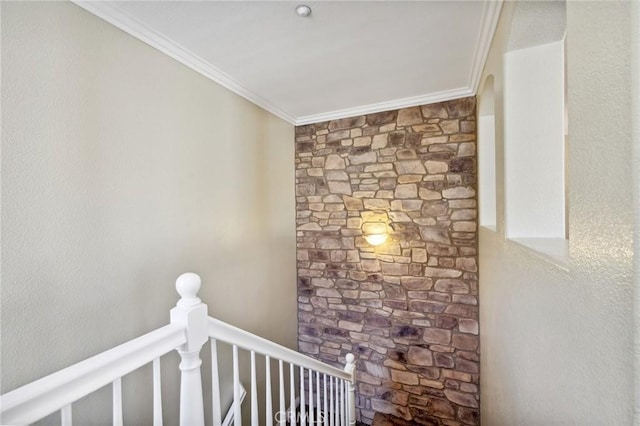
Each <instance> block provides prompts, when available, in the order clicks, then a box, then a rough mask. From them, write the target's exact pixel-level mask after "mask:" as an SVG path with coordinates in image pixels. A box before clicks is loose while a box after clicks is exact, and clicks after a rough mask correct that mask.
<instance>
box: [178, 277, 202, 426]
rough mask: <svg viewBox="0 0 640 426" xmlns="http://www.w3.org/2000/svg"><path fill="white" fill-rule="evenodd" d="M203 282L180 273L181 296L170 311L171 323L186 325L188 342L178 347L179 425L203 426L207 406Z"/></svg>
mask: <svg viewBox="0 0 640 426" xmlns="http://www.w3.org/2000/svg"><path fill="white" fill-rule="evenodd" d="M200 286H201V281H200V277H199V276H198V275H196V274H194V273H192V272H187V273H185V274H182V275H180V277H178V279H177V281H176V290H178V293H179V294H180V296H181V299H180V300H179V301H178V303H177V305H176V307H175V308H173V309H172V310H171V324H179V325H181V326H183V327H184V328H185V333H186V337H187V341H186V343H184V344H183V345H180V346H179V347H178V348H177V350H178V353H179V354H180V358H181V362H180V372H181V375H180V424H181V425H189V426H204V405H203V398H202V375H201V373H200V366H201V365H202V360H201V359H200V350H201V349H202V346H203V345H204V344H205V343H206V342H207V340H209V336H208V333H207V318H208V316H209V315H208V313H207V305H205V304H204V303H202V301H201V300H200V298H199V297H198V291H199V290H200Z"/></svg>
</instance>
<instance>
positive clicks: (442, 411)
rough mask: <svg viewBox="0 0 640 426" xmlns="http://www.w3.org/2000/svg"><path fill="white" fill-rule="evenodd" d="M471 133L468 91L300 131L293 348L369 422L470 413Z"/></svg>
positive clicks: (446, 419) (459, 417) (467, 416)
mask: <svg viewBox="0 0 640 426" xmlns="http://www.w3.org/2000/svg"><path fill="white" fill-rule="evenodd" d="M475 141H476V120H475V98H473V97H471V98H464V99H458V100H454V101H449V102H443V103H437V104H431V105H424V106H422V107H413V108H406V109H401V110H397V111H388V112H382V113H376V114H369V115H366V116H360V117H353V118H346V119H340V120H334V121H329V122H324V123H317V124H311V125H306V126H299V127H297V128H296V195H297V198H296V200H297V203H296V208H297V247H298V249H297V259H298V302H299V305H298V306H299V313H298V317H299V349H300V351H301V352H303V353H306V354H309V355H311V356H314V357H316V358H319V359H322V360H324V361H326V362H329V363H332V364H335V365H342V364H343V363H344V357H345V355H346V354H347V353H349V352H353V353H354V354H355V355H356V359H357V362H358V364H357V365H358V367H357V375H356V376H357V388H356V389H357V397H356V400H357V407H358V419H359V420H360V421H362V422H364V423H367V424H370V423H371V421H372V419H373V415H374V413H375V412H384V413H389V414H393V415H395V416H398V417H401V418H403V419H405V420H408V421H410V422H413V423H417V424H426V425H452V426H453V425H476V424H479V339H478V276H477V232H476V231H477V223H476V217H477V198H476V189H475V188H476V145H475ZM368 223H374V224H379V223H385V224H387V226H388V232H389V238H388V240H387V241H386V242H385V243H384V244H383V245H381V246H377V247H374V246H371V245H370V244H368V243H367V241H366V240H365V239H364V237H363V229H364V228H365V227H366V225H367V224H368Z"/></svg>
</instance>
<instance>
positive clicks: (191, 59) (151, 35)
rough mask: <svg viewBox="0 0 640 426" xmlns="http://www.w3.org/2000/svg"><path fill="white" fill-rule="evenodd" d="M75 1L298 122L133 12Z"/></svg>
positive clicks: (206, 74)
mask: <svg viewBox="0 0 640 426" xmlns="http://www.w3.org/2000/svg"><path fill="white" fill-rule="evenodd" d="M71 2H73V3H74V4H76V5H78V6H80V7H81V8H83V9H85V10H86V11H88V12H90V13H92V14H94V15H96V16H97V17H99V18H101V19H103V20H105V21H107V22H108V23H110V24H112V25H114V26H115V27H118V28H120V29H121V30H122V31H124V32H126V33H128V34H130V35H132V36H134V37H136V38H137V39H139V40H141V41H143V42H145V43H147V44H148V45H149V46H151V47H154V48H156V49H158V50H159V51H161V52H162V53H164V54H165V55H167V56H170V57H171V58H173V59H175V60H176V61H178V62H180V63H181V64H183V65H186V66H187V67H189V68H191V69H192V70H194V71H196V72H198V73H200V74H202V75H203V76H205V77H207V78H209V79H211V80H213V81H215V82H216V83H218V84H220V85H221V86H223V87H225V88H227V89H229V90H231V91H232V92H234V93H236V94H238V95H240V96H242V97H243V98H245V99H247V100H248V101H250V102H253V103H254V104H256V105H258V106H259V107H261V108H262V109H265V110H267V111H269V112H271V113H272V114H274V115H276V116H278V117H280V118H282V119H283V120H285V121H288V122H289V123H292V124H295V121H296V119H295V117H293V116H292V115H291V114H289V113H288V112H286V111H283V110H282V109H280V108H278V107H277V106H275V105H273V104H272V103H271V102H269V101H267V100H266V99H264V98H262V97H260V96H258V95H256V94H255V93H253V92H252V91H251V90H248V89H246V88H245V87H243V86H242V84H241V83H240V82H238V81H237V80H235V79H234V78H233V77H231V76H230V75H228V74H226V73H225V72H224V71H222V70H220V69H219V68H217V67H215V66H213V65H211V64H210V63H208V62H207V61H205V60H204V59H202V58H200V57H199V56H197V55H195V54H193V53H192V52H190V51H189V50H187V49H185V48H184V47H182V46H181V45H179V44H178V43H176V42H175V41H173V40H171V39H169V38H167V37H165V36H164V35H162V34H160V33H159V32H157V31H155V30H153V29H151V28H149V27H148V26H146V25H145V24H143V23H142V22H140V21H139V20H137V19H136V18H134V17H132V16H130V15H129V14H128V13H126V12H124V11H123V10H122V9H121V8H120V7H118V6H117V5H116V4H115V3H114V2H105V1H84V0H71Z"/></svg>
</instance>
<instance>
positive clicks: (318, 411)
mask: <svg viewBox="0 0 640 426" xmlns="http://www.w3.org/2000/svg"><path fill="white" fill-rule="evenodd" d="M316 422H318V424H320V422H322V409H321V407H320V372H319V371H316Z"/></svg>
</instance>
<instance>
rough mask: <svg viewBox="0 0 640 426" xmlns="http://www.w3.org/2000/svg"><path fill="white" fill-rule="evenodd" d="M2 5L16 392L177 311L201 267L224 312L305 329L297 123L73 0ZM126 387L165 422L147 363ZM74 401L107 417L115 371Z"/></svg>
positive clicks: (169, 417)
mask: <svg viewBox="0 0 640 426" xmlns="http://www.w3.org/2000/svg"><path fill="white" fill-rule="evenodd" d="M0 7H1V8H2V265H1V266H2V293H1V298H0V299H1V308H2V309H1V311H2V317H1V320H0V322H1V324H2V392H6V391H9V390H11V389H13V388H15V387H17V386H20V385H23V384H26V383H27V382H29V381H32V380H35V379H38V378H40V377H42V376H43V375H46V374H48V373H52V372H54V371H56V370H58V369H60V368H63V367H67V366H69V365H71V364H72V363H74V362H78V361H81V360H82V359H84V358H86V357H88V356H92V355H95V354H96V353H98V352H100V351H103V350H106V349H109V348H111V347H113V346H115V345H117V344H119V343H122V342H124V341H126V340H128V339H132V338H134V337H137V336H139V335H140V334H142V333H145V332H148V331H150V330H152V329H153V328H156V327H159V326H162V325H164V324H166V323H167V322H168V321H169V309H170V308H171V307H172V306H173V305H175V303H176V301H177V299H178V295H177V293H176V292H175V289H174V281H175V279H176V277H177V276H178V275H179V274H181V273H182V272H185V271H188V270H190V271H193V272H197V273H199V274H200V275H201V276H202V278H203V287H202V290H201V297H202V299H203V300H204V302H205V303H207V304H208V305H209V312H210V314H211V315H214V316H216V317H218V318H220V319H222V320H224V321H227V322H230V323H232V324H234V325H238V326H240V327H243V328H245V329H247V330H250V331H252V332H255V333H258V334H260V335H262V336H265V337H267V338H270V339H272V340H275V341H277V342H279V343H282V344H285V345H287V346H289V347H295V346H296V285H295V279H296V278H295V235H294V232H295V231H294V227H293V224H294V221H295V218H294V213H293V211H294V197H293V191H294V189H293V188H294V175H293V174H294V172H293V170H292V162H293V146H292V144H291V141H292V139H293V137H294V136H293V135H294V133H293V126H291V125H290V124H288V123H285V122H283V121H282V120H280V119H278V118H276V117H274V116H273V115H271V114H268V113H266V112H265V111H264V110H262V109H260V108H258V107H256V106H255V105H253V104H251V103H250V102H248V101H246V100H244V99H242V98H240V97H239V96H236V95H234V94H232V93H231V92H229V91H228V90H226V89H224V88H222V87H220V86H218V85H217V84H215V83H213V82H211V81H210V80H208V79H206V78H204V77H202V76H201V75H199V74H197V73H195V72H194V71H192V70H190V69H188V68H187V67H185V66H183V65H181V64H179V63H178V62H176V61H174V60H172V59H170V58H169V57H167V56H166V55H164V54H162V53H160V52H158V51H156V50H155V49H152V48H151V47H149V46H147V45H146V44H144V43H142V42H140V41H138V40H136V39H134V38H133V37H131V36H129V35H127V34H125V33H123V32H122V31H120V30H118V29H116V28H114V27H113V26H111V25H109V24H107V23H105V22H104V21H102V20H100V19H98V18H96V17H95V16H93V15H91V14H89V13H87V12H86V11H84V10H82V9H80V8H79V7H77V6H75V5H73V4H71V3H69V2H2V3H1V5H0ZM249 241H250V242H251V243H250V244H249V245H247V242H249ZM247 262H250V263H251V265H252V267H251V268H247ZM273 305H277V306H278V309H273V308H272V306H273ZM265 318H268V319H269V321H265ZM203 352H205V354H208V351H207V350H204V351H203ZM162 362H163V364H162V370H163V374H164V377H163V387H164V389H163V395H164V397H165V401H164V402H165V419H164V420H165V424H168V425H175V424H178V417H177V409H176V406H177V392H178V389H179V384H178V382H177V380H178V367H177V354H176V353H171V354H169V355H167V356H166V357H165V358H163V361H162ZM208 365H209V363H207V362H204V365H203V368H204V381H205V383H206V382H207V377H210V374H209V373H208V368H209V367H208ZM223 372H224V373H230V369H229V368H227V369H225V370H224V371H223ZM243 380H244V381H245V383H249V381H248V380H247V378H246V377H245V378H244V379H243ZM209 389H210V386H205V392H210V391H209ZM123 395H124V405H125V407H124V408H125V423H126V424H128V425H140V424H151V419H152V415H151V414H152V413H151V410H152V401H151V368H150V367H145V368H143V369H142V370H140V371H138V372H136V373H134V374H132V375H129V376H127V377H125V379H124V380H123ZM245 405H247V407H248V406H250V404H245ZM205 410H206V411H207V413H209V410H210V404H207V406H206V407H205ZM73 415H74V420H75V423H76V424H82V425H91V424H98V425H104V424H110V422H111V420H110V418H111V390H110V388H109V387H107V388H105V389H104V390H102V391H99V392H98V393H97V394H96V395H94V396H93V397H90V398H86V399H83V400H82V401H80V402H79V403H78V404H74V413H73ZM56 416H57V415H56ZM0 423H1V422H0ZM47 424H59V416H58V419H56V418H55V416H54V418H51V419H50V421H49V422H48V423H47Z"/></svg>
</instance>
